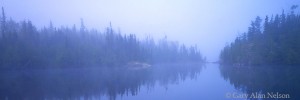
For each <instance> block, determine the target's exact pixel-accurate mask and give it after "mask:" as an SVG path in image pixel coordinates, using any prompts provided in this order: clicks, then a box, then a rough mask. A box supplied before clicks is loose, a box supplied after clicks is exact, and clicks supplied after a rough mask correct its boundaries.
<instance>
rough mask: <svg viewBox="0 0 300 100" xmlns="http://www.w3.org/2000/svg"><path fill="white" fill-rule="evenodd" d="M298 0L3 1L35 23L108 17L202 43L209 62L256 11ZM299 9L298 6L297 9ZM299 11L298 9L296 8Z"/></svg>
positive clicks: (130, 27)
mask: <svg viewBox="0 0 300 100" xmlns="http://www.w3.org/2000/svg"><path fill="white" fill-rule="evenodd" d="M299 4H300V0H0V6H3V7H4V8H5V11H6V14H7V16H8V17H11V18H12V19H14V20H17V21H21V20H24V19H26V20H31V21H32V22H33V24H35V25H36V26H37V27H43V26H48V25H49V22H50V20H51V21H52V22H53V23H54V25H55V26H57V27H58V26H61V25H63V26H72V25H73V24H76V25H77V27H79V23H80V18H83V19H84V22H85V25H86V26H87V28H88V29H91V28H96V29H99V30H100V31H102V30H103V29H104V28H105V27H106V26H109V22H112V26H113V27H114V28H115V29H118V28H119V29H120V30H121V32H122V33H126V34H129V33H134V34H136V35H137V36H138V37H140V38H143V37H145V35H151V36H153V37H154V38H156V39H160V38H162V37H164V36H165V35H166V36H167V37H168V39H169V40H174V41H179V42H180V43H185V44H188V45H195V44H196V45H198V47H199V48H200V50H201V52H202V53H203V55H205V56H206V57H207V59H208V60H209V61H217V60H218V56H219V52H220V50H221V49H222V48H223V47H224V46H225V44H226V43H229V42H231V41H233V40H234V38H235V37H236V36H237V35H238V33H242V32H245V31H247V28H248V26H249V25H250V21H251V20H253V19H254V18H255V17H256V16H262V17H263V18H262V19H264V17H265V16H266V15H270V16H271V15H272V14H277V13H281V12H282V10H283V9H285V10H286V12H290V7H291V6H292V5H299ZM298 9H299V8H298ZM297 12H298V11H297Z"/></svg>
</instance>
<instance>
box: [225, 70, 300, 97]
mask: <svg viewBox="0 0 300 100" xmlns="http://www.w3.org/2000/svg"><path fill="white" fill-rule="evenodd" d="M220 72H221V75H222V76H223V78H224V79H225V80H227V81H229V82H230V84H232V85H233V86H234V87H235V88H236V89H238V90H240V91H242V92H243V93H246V94H249V95H251V94H253V93H258V94H267V95H268V93H269V94H270V93H275V94H276V93H277V92H278V93H279V94H288V95H289V96H290V98H291V99H296V98H300V95H299V93H300V73H299V72H300V68H299V67H298V66H290V67H288V66H276V67H275V66H266V67H262V66H257V67H232V66H220ZM248 99H274V98H267V96H266V97H265V98H248Z"/></svg>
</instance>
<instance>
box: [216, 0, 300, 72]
mask: <svg viewBox="0 0 300 100" xmlns="http://www.w3.org/2000/svg"><path fill="white" fill-rule="evenodd" d="M297 7H298V6H296V5H294V6H292V7H291V12H290V13H287V14H286V13H285V12H284V10H283V11H282V13H281V14H276V15H275V16H273V15H272V16H271V17H269V16H266V17H265V19H264V22H263V23H262V21H263V20H262V19H261V17H256V19H255V20H254V21H252V22H251V26H250V27H249V28H248V32H245V33H243V34H241V35H240V36H238V37H237V38H236V39H235V41H234V42H233V43H231V44H229V45H226V46H225V47H224V49H223V50H222V51H221V53H220V62H221V63H223V64H232V65H246V66H247V65H299V64H300V15H299V14H295V9H296V8H297Z"/></svg>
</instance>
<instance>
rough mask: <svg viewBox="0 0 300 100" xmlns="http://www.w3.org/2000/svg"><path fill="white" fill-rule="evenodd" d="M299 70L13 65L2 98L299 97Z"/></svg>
mask: <svg viewBox="0 0 300 100" xmlns="http://www.w3.org/2000/svg"><path fill="white" fill-rule="evenodd" d="M299 71H300V70H299V68H297V67H245V68H243V67H231V66H220V65H218V64H205V65H203V64H195V63H184V64H157V65H153V66H151V67H150V68H140V69H139V68H134V69H133V68H113V69H112V68H80V69H47V70H42V69H39V70H37V69H36V70H10V71H0V83H1V84H0V99H1V100H98V99H101V100H230V99H282V98H283V99H287V98H289V99H297V98H299V94H298V93H300V92H299V90H300V88H299V85H300V78H299V77H300V74H299ZM273 94H274V95H276V97H275V96H272V95H273ZM278 94H279V95H280V96H279V97H280V98H279V97H278ZM270 95H271V97H270ZM287 96H288V97H287Z"/></svg>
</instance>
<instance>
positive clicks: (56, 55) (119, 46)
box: [0, 7, 203, 69]
mask: <svg viewBox="0 0 300 100" xmlns="http://www.w3.org/2000/svg"><path fill="white" fill-rule="evenodd" d="M0 20H1V27H0V28H1V29H0V30H1V33H0V50H1V52H0V68H12V69H27V68H52V67H59V68H62V67H83V66H84V67H86V66H101V67H103V66H106V67H117V66H122V65H124V64H127V63H129V62H145V63H150V64H151V63H163V62H187V61H196V62H201V61H203V57H202V55H201V53H200V51H199V50H198V48H197V46H190V47H188V46H185V45H184V44H179V43H178V42H174V41H168V40H167V38H166V37H165V38H163V39H161V40H159V41H154V39H153V38H152V37H150V36H147V38H146V39H138V38H137V37H136V36H135V35H134V34H129V35H128V34H121V32H116V31H115V30H114V29H113V28H112V26H111V24H110V26H109V27H107V28H106V29H105V30H104V31H103V32H100V31H98V30H95V29H90V30H89V29H87V28H86V27H85V25H84V22H83V20H81V25H80V28H79V29H78V28H77V27H76V26H75V25H74V26H73V27H71V28H70V27H64V26H62V27H54V26H53V24H52V22H50V24H49V26H47V27H43V28H41V29H37V28H36V27H35V26H34V25H33V24H32V22H31V21H28V20H24V21H21V22H16V21H14V20H12V19H11V18H10V19H7V17H6V15H5V12H4V9H3V7H2V16H1V17H0Z"/></svg>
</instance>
